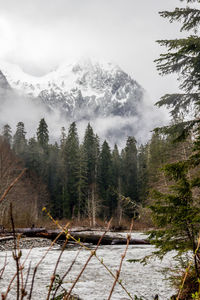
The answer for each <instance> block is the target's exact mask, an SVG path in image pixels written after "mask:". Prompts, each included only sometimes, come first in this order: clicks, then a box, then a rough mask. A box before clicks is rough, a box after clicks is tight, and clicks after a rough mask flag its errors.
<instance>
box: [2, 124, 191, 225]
mask: <svg viewBox="0 0 200 300" xmlns="http://www.w3.org/2000/svg"><path fill="white" fill-rule="evenodd" d="M49 135H50V133H49V131H48V125H47V123H46V121H45V120H44V119H41V121H40V123H39V125H38V128H37V132H36V135H35V137H32V138H29V139H27V138H26V130H25V125H24V124H23V123H22V122H19V123H18V124H17V126H16V132H15V133H14V134H13V135H12V132H11V128H10V126H9V125H8V124H6V125H5V126H4V127H3V130H2V136H1V140H0V144H1V148H0V154H1V170H2V171H1V177H2V179H3V181H2V186H1V193H2V192H3V191H4V190H5V189H6V187H7V185H9V183H10V182H11V179H12V178H14V177H15V176H17V174H18V173H19V172H20V170H22V169H23V168H26V169H27V171H26V174H25V176H24V177H23V179H22V180H21V182H20V183H18V184H17V186H16V187H15V188H14V189H13V191H12V194H10V195H9V196H8V199H9V200H10V201H12V200H14V203H15V206H16V207H18V209H19V210H20V211H21V209H22V208H23V212H24V216H23V217H22V216H21V218H19V215H18V219H19V220H20V219H21V221H22V219H23V222H22V223H23V224H24V222H25V220H27V222H28V224H26V225H29V226H30V225H31V224H32V223H34V222H37V220H38V218H40V216H41V214H42V213H41V210H42V207H43V206H47V207H48V209H49V210H50V212H51V214H52V215H53V216H54V217H55V218H58V219H62V218H68V219H73V220H74V219H75V220H78V221H80V220H83V219H87V220H88V225H90V226H95V225H97V219H100V220H102V221H107V220H108V219H110V218H111V217H113V218H114V220H115V222H116V226H120V225H121V222H122V219H123V218H132V217H134V218H137V217H140V216H139V214H140V213H141V218H143V219H144V220H141V221H142V222H146V221H147V220H146V218H147V216H146V215H145V213H144V212H143V208H142V207H145V206H147V205H149V204H150V203H151V200H150V198H149V190H150V189H152V188H153V187H155V186H160V187H161V189H163V188H165V187H166V185H167V183H166V179H165V177H164V176H163V175H162V174H161V172H160V167H161V166H162V165H163V164H164V163H166V162H167V161H173V160H174V159H178V157H180V158H181V157H183V156H184V155H188V154H189V152H190V148H191V142H189V141H188V142H185V143H182V144H181V146H180V145H176V144H172V143H171V141H170V139H169V138H166V137H164V136H162V135H161V134H158V133H154V134H153V136H152V139H151V140H150V141H149V142H148V143H147V144H146V145H137V142H136V140H135V138H134V137H128V138H127V141H126V146H125V148H124V149H122V150H120V151H119V149H118V147H117V145H115V146H114V149H111V147H110V146H109V144H108V142H107V141H106V140H105V141H104V142H103V143H102V144H101V143H100V139H99V137H98V136H97V135H96V134H95V133H94V131H93V129H92V127H91V125H90V124H88V126H87V128H86V130H85V136H84V139H83V142H82V143H80V140H79V136H78V132H77V128H76V123H75V122H74V123H72V124H71V125H70V127H69V129H68V132H66V129H65V128H62V129H61V135H60V140H59V142H55V143H54V144H51V143H50V142H49ZM5 157H7V159H6V160H5ZM6 162H7V164H9V168H8V167H7V166H5V164H6ZM4 168H6V169H7V171H6V173H4V171H3V170H4ZM23 186H24V187H23ZM24 188H25V190H24ZM16 195H17V196H16ZM15 198H16V199H18V198H19V199H18V200H16V199H15ZM17 201H18V202H17ZM1 205H2V207H4V208H3V209H2V210H1V211H2V215H1V223H2V224H4V223H5V224H6V222H7V217H8V216H7V215H6V214H5V211H6V208H7V207H8V206H9V201H4V203H2V204H1ZM31 205H32V206H31ZM26 210H27V213H25V211H26ZM30 210H31V217H30ZM7 211H8V210H7ZM28 212H29V213H28ZM148 221H149V220H148Z"/></svg>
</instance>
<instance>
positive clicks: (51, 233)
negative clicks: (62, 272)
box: [16, 228, 150, 245]
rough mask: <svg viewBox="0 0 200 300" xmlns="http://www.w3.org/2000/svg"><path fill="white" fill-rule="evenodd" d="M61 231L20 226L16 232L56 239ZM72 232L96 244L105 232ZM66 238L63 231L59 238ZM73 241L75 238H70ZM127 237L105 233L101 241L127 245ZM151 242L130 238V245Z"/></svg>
mask: <svg viewBox="0 0 200 300" xmlns="http://www.w3.org/2000/svg"><path fill="white" fill-rule="evenodd" d="M60 232H61V231H60V230H59V229H55V230H46V229H45V228H20V229H16V233H19V234H23V235H24V236H26V237H42V238H47V239H50V240H54V239H55V238H56V237H57V236H58V234H59V233H60ZM70 234H71V235H72V236H73V237H74V238H75V239H76V240H80V241H81V242H82V243H88V244H93V245H96V244H97V243H98V241H99V239H100V237H101V235H102V234H103V232H95V233H94V232H92V231H89V232H88V231H87V232H84V231H81V232H80V231H70ZM65 238H66V235H65V233H62V234H61V235H60V237H59V239H58V240H60V241H64V240H65ZM70 240H71V241H73V239H70ZM126 243H127V239H126V238H125V237H121V236H119V237H118V236H116V235H115V236H114V235H105V236H104V237H103V239H102V241H101V245H126ZM148 244H150V242H149V241H148V240H147V239H134V238H131V239H130V245H148Z"/></svg>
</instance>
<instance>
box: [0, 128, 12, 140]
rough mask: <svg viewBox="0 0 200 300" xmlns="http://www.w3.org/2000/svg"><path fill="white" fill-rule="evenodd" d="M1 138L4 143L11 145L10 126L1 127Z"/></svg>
mask: <svg viewBox="0 0 200 300" xmlns="http://www.w3.org/2000/svg"><path fill="white" fill-rule="evenodd" d="M2 136H3V138H4V139H5V141H6V142H7V143H8V144H9V145H11V143H12V130H11V127H10V125H8V124H6V125H4V126H3V130H2Z"/></svg>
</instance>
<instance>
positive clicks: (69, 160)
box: [64, 122, 79, 217]
mask: <svg viewBox="0 0 200 300" xmlns="http://www.w3.org/2000/svg"><path fill="white" fill-rule="evenodd" d="M64 157H65V158H64V164H65V167H66V183H67V185H66V187H67V194H68V199H67V203H66V212H65V214H66V216H67V213H69V214H68V217H69V216H70V217H74V216H75V214H76V213H77V204H78V190H77V184H78V172H79V138H78V133H77V127H76V123H75V122H73V123H72V124H71V125H70V127H69V131H68V136H67V140H66V144H65V148H64ZM67 211H68V212H67Z"/></svg>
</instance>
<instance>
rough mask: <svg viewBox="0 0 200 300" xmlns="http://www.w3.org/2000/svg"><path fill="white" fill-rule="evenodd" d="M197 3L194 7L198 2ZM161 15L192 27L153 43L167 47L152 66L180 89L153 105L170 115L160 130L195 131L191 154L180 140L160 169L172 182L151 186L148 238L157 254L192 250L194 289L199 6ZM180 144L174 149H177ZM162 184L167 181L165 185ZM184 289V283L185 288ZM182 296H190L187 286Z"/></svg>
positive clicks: (177, 136)
mask: <svg viewBox="0 0 200 300" xmlns="http://www.w3.org/2000/svg"><path fill="white" fill-rule="evenodd" d="M186 2H187V3H192V2H193V3H196V4H197V3H198V4H199V1H198V0H196V1H195V0H193V1H192V0H187V1H186ZM197 7H198V6H197ZM160 14H161V16H162V17H164V18H168V19H169V21H170V22H174V21H180V22H181V23H182V26H181V31H182V30H186V31H189V30H193V31H194V32H195V34H196V35H190V36H188V37H186V38H183V39H174V40H162V41H158V42H159V44H160V45H162V46H165V47H166V48H167V53H165V54H161V55H160V58H159V59H157V60H156V62H157V69H158V71H159V72H160V74H161V75H166V74H171V73H177V74H178V79H179V81H180V89H182V90H183V93H179V94H172V95H165V96H164V97H162V98H161V100H160V101H159V102H158V103H157V105H158V106H162V105H166V106H168V107H170V108H171V115H172V117H173V124H172V126H167V127H165V128H162V129H161V130H158V129H157V130H156V131H157V132H158V131H160V132H162V133H164V134H165V133H167V134H168V136H169V137H170V139H171V140H172V139H174V140H176V141H181V140H184V139H186V138H187V137H188V136H189V134H190V133H191V131H193V133H194V128H195V129H196V130H197V133H196V141H195V142H194V152H193V154H192V155H191V156H190V157H189V158H188V155H187V153H186V148H185V145H184V143H182V144H183V149H184V156H183V157H180V154H179V153H178V155H177V158H176V160H175V161H174V160H173V161H174V162H172V163H169V164H166V165H165V166H164V167H163V168H162V169H163V172H164V174H165V176H166V178H167V179H168V180H169V181H170V183H171V185H170V186H168V188H167V189H166V188H165V189H164V191H161V189H159V190H154V191H153V192H152V198H153V199H154V200H155V202H154V203H153V204H152V205H151V210H152V213H153V219H154V222H155V224H156V225H157V227H158V230H155V231H152V232H151V236H150V239H151V241H152V243H153V244H154V245H156V246H157V247H158V248H159V250H158V252H157V254H160V255H161V256H162V255H164V254H165V253H166V252H168V251H171V250H176V251H178V255H181V254H182V253H183V252H188V250H191V251H192V252H193V259H194V269H195V276H194V278H196V279H195V280H194V281H193V282H191V281H190V285H192V286H193V287H194V288H195V289H196V282H197V279H198V278H199V269H200V254H199V249H198V236H199V230H200V210H199V191H198V188H199V182H200V179H199V176H198V172H197V169H196V168H195V169H194V167H197V166H199V162H200V152H199V145H200V143H199V136H200V135H199V116H198V114H199V104H200V102H199V95H200V94H199V87H200V65H199V59H200V38H199V36H198V35H197V32H198V25H199V23H200V10H199V9H198V8H196V7H195V8H191V7H188V6H187V7H186V8H176V9H175V10H174V11H172V12H168V11H167V12H166V11H165V12H161V13H160ZM191 107H192V108H193V111H194V113H193V116H192V117H191V120H189V121H185V120H184V112H188V111H189V110H191ZM179 148H180V147H178V149H179ZM166 186H167V184H166ZM186 289H187V287H186ZM185 291H186V293H187V295H185V296H184V299H190V298H191V294H188V293H189V290H188V291H187V290H185Z"/></svg>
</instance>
